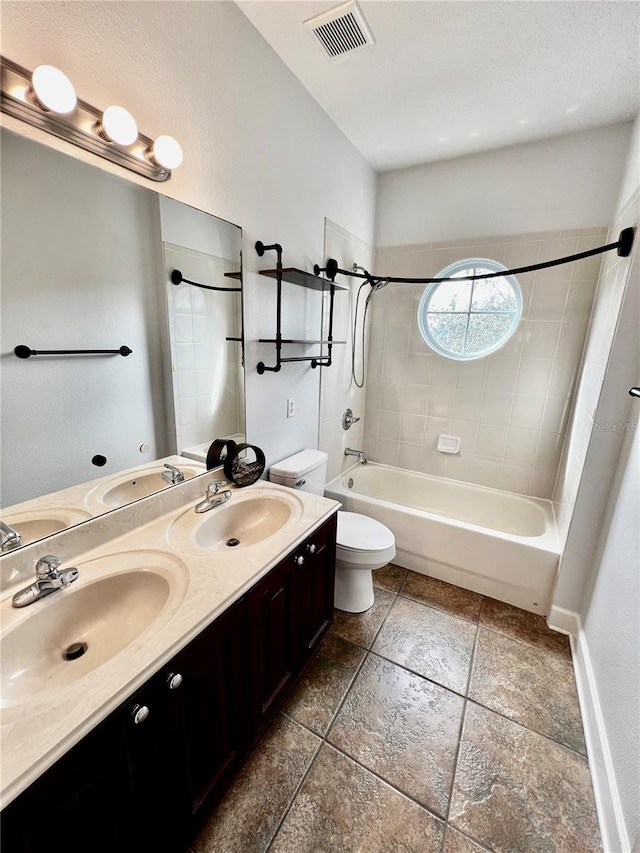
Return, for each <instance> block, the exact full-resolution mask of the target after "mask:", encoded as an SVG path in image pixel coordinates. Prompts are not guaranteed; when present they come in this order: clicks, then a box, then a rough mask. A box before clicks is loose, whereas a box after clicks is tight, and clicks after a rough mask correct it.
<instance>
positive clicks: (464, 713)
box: [445, 598, 484, 826]
mask: <svg viewBox="0 0 640 853" xmlns="http://www.w3.org/2000/svg"><path fill="white" fill-rule="evenodd" d="M483 605H484V598H483V600H482V604H481V605H480V613H482V607H483ZM480 613H479V614H478V623H477V625H476V635H475V637H474V639H473V649H472V651H471V661H470V663H469V675H468V677H467V688H466V692H465V696H464V705H463V708H462V715H461V717H460V728H459V729H458V745H457V748H456V757H455V760H454V762H453V775H452V777H451V788H450V789H449V797H448V801H447V808H446V811H445V820H446V823H447V826H448V825H449V815H450V814H451V801H452V800H453V789H454V787H455V782H456V775H457V773H458V763H459V761H460V747H461V745H462V732H463V731H464V723H465V719H466V716H467V705H468V704H469V688H470V686H471V677H472V675H473V666H474V663H475V659H476V649H477V646H478V634H479V633H480V621H479V620H480Z"/></svg>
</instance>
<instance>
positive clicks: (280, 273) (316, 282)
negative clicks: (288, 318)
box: [256, 240, 349, 375]
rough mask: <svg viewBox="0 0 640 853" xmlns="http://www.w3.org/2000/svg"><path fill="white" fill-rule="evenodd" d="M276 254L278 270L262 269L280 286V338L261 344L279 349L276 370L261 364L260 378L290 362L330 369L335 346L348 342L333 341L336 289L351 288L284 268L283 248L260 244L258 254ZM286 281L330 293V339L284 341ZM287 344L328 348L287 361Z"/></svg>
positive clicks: (278, 307) (302, 271) (277, 303)
mask: <svg viewBox="0 0 640 853" xmlns="http://www.w3.org/2000/svg"><path fill="white" fill-rule="evenodd" d="M271 250H273V251H275V252H276V255H277V265H276V268H275V269H271V270H260V275H264V276H267V277H268V278H274V279H275V280H276V283H277V290H276V335H275V337H274V338H259V339H258V342H259V343H261V344H274V345H275V348H276V363H275V364H274V365H273V366H272V367H268V366H267V365H266V364H265V363H264V361H260V362H258V364H257V366H256V370H257V371H258V373H259V374H260V375H262V374H263V373H265V372H266V371H269V372H271V373H278V372H279V371H280V369H281V368H282V365H283V364H287V363H289V362H302V361H309V362H311V367H312V368H316V367H330V366H331V349H332V347H333V345H334V344H338V343H340V344H344V343H346V341H334V340H333V300H334V296H335V293H336V290H345V291H348V290H349V287H348V286H345V285H343V284H336V283H335V282H334V281H331V280H330V279H328V278H322V277H320V276H319V275H315V274H313V273H309V272H305V270H299V269H296V268H295V267H283V266H282V246H281V245H280V244H279V243H272V244H270V245H268V246H266V245H265V244H264V243H262V242H261V241H260V240H258V242H257V243H256V252H257V253H258V255H259V256H260V257H262V256H263V255H264V253H265V252H266V251H271ZM283 281H286V282H288V283H289V284H295V285H297V286H298V287H306V288H309V289H310V290H315V291H320V292H323V293H324V292H328V293H329V333H328V335H327V338H326V339H324V340H322V339H321V340H301V339H298V338H283V337H282V282H283ZM285 344H299V345H303V346H306V345H308V344H311V345H313V344H315V345H321V346H326V347H327V352H326V353H320V354H319V355H304V356H287V357H286V358H283V357H282V347H283V345H285Z"/></svg>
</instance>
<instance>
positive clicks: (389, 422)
mask: <svg viewBox="0 0 640 853" xmlns="http://www.w3.org/2000/svg"><path fill="white" fill-rule="evenodd" d="M401 418H402V413H401V412H388V411H384V410H381V411H380V417H379V419H378V438H379V439H380V438H382V439H392V440H393V441H398V440H399V438H400V420H401Z"/></svg>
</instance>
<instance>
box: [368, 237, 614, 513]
mask: <svg viewBox="0 0 640 853" xmlns="http://www.w3.org/2000/svg"><path fill="white" fill-rule="evenodd" d="M605 235H606V228H594V229H588V230H580V231H560V232H544V233H535V234H521V235H517V236H511V237H496V238H492V239H485V240H478V241H473V240H464V241H458V242H452V243H438V244H424V245H420V246H399V247H393V248H385V249H380V250H377V251H376V259H375V273H376V275H381V276H385V275H394V276H399V275H406V276H408V277H429V276H436V275H437V274H438V273H439V272H440V270H442V269H443V268H444V267H445V266H447V265H448V264H450V263H452V262H453V261H457V260H460V259H462V258H467V257H481V258H491V259H493V260H496V261H500V262H501V263H503V264H505V265H506V266H507V267H508V268H512V267H518V266H525V265H528V264H534V263H537V262H539V261H542V260H548V259H553V258H557V257H561V256H564V255H569V254H574V253H576V252H581V251H585V250H587V249H590V248H593V247H595V246H598V245H601V244H602V243H603V242H604V238H605ZM600 260H601V257H600V256H595V257H593V258H588V259H585V260H582V261H577V262H574V263H572V264H566V265H563V266H558V267H552V268H550V269H546V270H540V271H538V272H535V273H527V274H524V275H521V276H519V277H518V280H519V283H520V287H521V289H522V297H523V310H522V319H521V321H520V324H519V326H518V329H517V330H516V333H515V334H514V336H513V337H512V338H511V340H510V341H509V342H508V343H507V344H506V345H505V346H504V347H503V348H502V349H500V350H499V351H498V352H496V353H493V354H492V355H490V356H487V357H485V358H481V359H477V360H475V361H471V362H467V363H461V362H456V361H452V360H450V359H447V358H444V357H443V356H441V355H438V354H437V353H435V352H433V351H432V350H431V349H430V348H429V347H428V346H427V345H426V344H425V342H424V341H423V339H422V337H421V336H420V333H419V331H418V327H417V322H416V314H417V309H418V302H419V300H420V297H421V295H422V292H423V290H424V285H409V284H390V285H388V286H387V287H385V288H384V289H383V290H380V291H378V292H377V293H376V294H375V295H374V297H373V305H372V309H373V310H372V320H371V332H370V350H369V364H368V376H367V398H366V406H367V408H366V413H365V436H364V439H365V442H364V443H365V452H366V453H367V456H368V457H369V458H370V459H372V460H375V461H378V462H382V463H384V464H388V465H396V466H398V467H400V468H406V469H409V470H413V471H421V472H424V473H429V474H437V475H440V476H446V477H450V478H452V479H455V480H461V481H464V482H469V483H477V484H479V485H485V486H489V487H492V488H498V489H505V490H507V491H511V492H517V493H520V494H526V495H533V496H537V497H542V498H551V497H552V495H553V491H554V485H555V481H556V477H557V472H558V465H559V462H560V454H561V450H562V445H563V442H564V436H565V431H566V427H567V417H568V413H569V411H570V408H571V402H572V397H573V393H574V388H575V383H576V377H577V373H578V368H579V365H580V361H581V356H582V350H583V346H584V341H585V335H586V331H587V325H588V322H589V316H590V313H591V306H592V302H593V295H594V291H595V286H596V281H597V277H598V270H599V267H600ZM441 433H445V434H450V435H456V436H460V438H461V440H462V441H461V450H460V453H458V454H455V455H447V454H443V453H440V452H438V451H437V450H436V442H437V437H438V435H439V434H441Z"/></svg>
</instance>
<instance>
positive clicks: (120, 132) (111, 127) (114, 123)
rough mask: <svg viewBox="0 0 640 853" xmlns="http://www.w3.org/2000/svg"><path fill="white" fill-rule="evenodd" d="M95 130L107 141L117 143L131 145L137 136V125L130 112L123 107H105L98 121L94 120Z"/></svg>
mask: <svg viewBox="0 0 640 853" xmlns="http://www.w3.org/2000/svg"><path fill="white" fill-rule="evenodd" d="M96 130H97V131H98V133H99V134H100V135H101V136H102V138H103V139H106V140H107V142H115V143H116V144H117V145H133V143H134V142H135V141H136V139H137V138H138V125H137V124H136V120H135V119H134V117H133V116H132V115H131V113H130V112H128V111H127V110H125V108H124V107H117V106H115V105H114V106H111V107H107V108H106V110H105V111H104V112H103V113H102V118H101V119H100V121H98V122H96Z"/></svg>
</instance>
